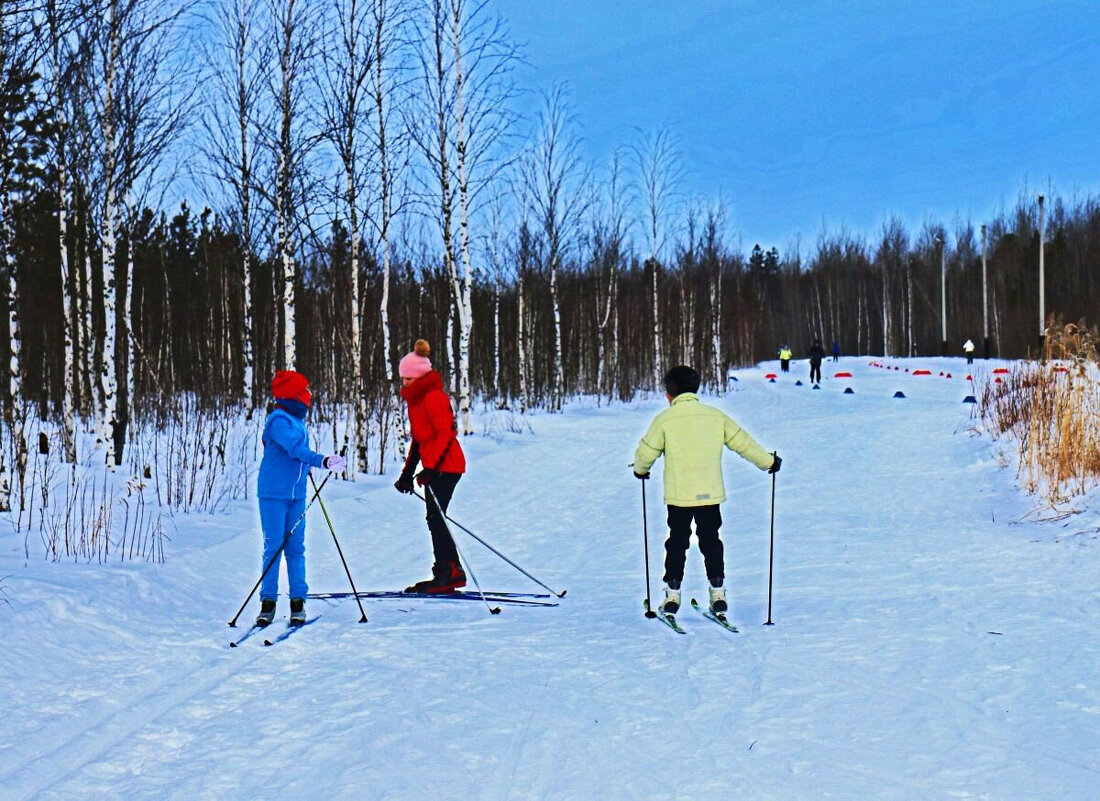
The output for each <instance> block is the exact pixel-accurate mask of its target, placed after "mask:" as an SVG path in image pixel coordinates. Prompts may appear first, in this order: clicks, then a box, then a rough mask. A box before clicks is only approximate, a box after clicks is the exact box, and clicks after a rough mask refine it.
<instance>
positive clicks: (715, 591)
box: [707, 586, 729, 616]
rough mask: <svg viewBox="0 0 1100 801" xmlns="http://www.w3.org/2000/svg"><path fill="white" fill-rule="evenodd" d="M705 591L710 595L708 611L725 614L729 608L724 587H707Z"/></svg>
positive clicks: (719, 614)
mask: <svg viewBox="0 0 1100 801" xmlns="http://www.w3.org/2000/svg"><path fill="white" fill-rule="evenodd" d="M707 593H708V594H709V595H710V611H711V612H713V613H714V614H715V615H718V616H721V615H724V614H726V612H727V611H728V610H729V604H727V603H726V588H725V587H714V586H711V587H707Z"/></svg>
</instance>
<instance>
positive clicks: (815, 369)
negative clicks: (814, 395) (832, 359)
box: [810, 362, 821, 384]
mask: <svg viewBox="0 0 1100 801" xmlns="http://www.w3.org/2000/svg"><path fill="white" fill-rule="evenodd" d="M815 376H816V378H815ZM810 383H811V384H820V383H821V362H818V363H817V364H814V363H813V362H810Z"/></svg>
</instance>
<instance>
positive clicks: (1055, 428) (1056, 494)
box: [978, 321, 1100, 506]
mask: <svg viewBox="0 0 1100 801" xmlns="http://www.w3.org/2000/svg"><path fill="white" fill-rule="evenodd" d="M1047 330H1048V332H1049V333H1048V335H1047V340H1046V352H1045V359H1044V360H1043V361H1041V362H1029V363H1025V364H1021V365H1020V366H1019V367H1018V368H1016V370H1015V371H1014V372H1013V373H1012V374H1010V375H1009V376H1007V377H1006V378H1004V379H1003V380H1002V381H1001V382H1000V383H997V382H996V380H995V378H994V377H991V376H986V377H985V378H983V379H982V381H981V384H980V386H979V387H978V400H979V407H978V408H979V414H980V415H981V417H982V419H983V420H984V421H986V423H987V424H989V426H990V427H991V428H992V430H993V433H994V435H995V436H1011V437H1013V438H1014V439H1016V440H1017V441H1018V443H1019V465H1018V472H1019V476H1020V480H1021V483H1022V484H1023V486H1024V487H1025V488H1026V489H1027V491H1028V492H1030V493H1032V494H1035V495H1039V496H1041V497H1042V498H1043V499H1044V500H1046V501H1047V502H1048V503H1050V504H1051V506H1056V505H1057V504H1060V503H1063V502H1065V501H1067V500H1069V499H1070V498H1073V497H1074V496H1077V495H1082V494H1084V493H1085V492H1087V491H1088V490H1089V489H1090V488H1091V487H1092V486H1094V485H1095V484H1096V483H1097V480H1098V479H1100V383H1098V381H1097V377H1098V375H1100V370H1098V367H1097V362H1096V356H1097V351H1096V345H1097V334H1096V330H1095V329H1089V328H1088V327H1087V326H1086V325H1085V324H1084V322H1081V323H1078V324H1073V323H1070V324H1067V325H1060V324H1058V323H1056V322H1055V321H1052V322H1051V324H1050V326H1049V327H1048V329H1047Z"/></svg>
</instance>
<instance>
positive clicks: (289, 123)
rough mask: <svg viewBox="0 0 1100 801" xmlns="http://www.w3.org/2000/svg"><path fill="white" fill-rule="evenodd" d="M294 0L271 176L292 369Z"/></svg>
mask: <svg viewBox="0 0 1100 801" xmlns="http://www.w3.org/2000/svg"><path fill="white" fill-rule="evenodd" d="M296 1H297V0H283V2H282V4H281V6H280V15H279V95H278V107H279V141H278V153H277V159H278V162H277V163H278V166H277V170H276V179H275V184H276V187H275V218H276V229H277V232H278V233H277V236H278V242H277V247H278V254H279V263H280V266H281V267H282V270H281V276H280V279H281V284H282V286H281V291H280V292H279V293H278V297H279V299H280V303H279V311H280V318H281V322H282V325H281V329H282V330H281V334H282V343H281V344H282V348H281V361H282V367H284V368H285V369H288V370H291V369H294V366H295V363H296V357H297V347H296V331H295V325H296V315H295V307H294V304H295V297H296V292H295V287H296V285H297V278H298V271H297V263H296V261H295V245H296V243H295V241H294V232H293V222H292V215H293V214H294V199H293V186H292V180H293V167H292V165H293V162H294V158H295V153H294V149H293V124H294V112H295V105H294V90H295V86H294V82H295V79H296V78H297V77H298V76H297V71H298V67H299V54H298V53H297V52H296V49H297V47H298V43H297V41H296V39H295V34H296V33H297V15H296V11H295V3H296Z"/></svg>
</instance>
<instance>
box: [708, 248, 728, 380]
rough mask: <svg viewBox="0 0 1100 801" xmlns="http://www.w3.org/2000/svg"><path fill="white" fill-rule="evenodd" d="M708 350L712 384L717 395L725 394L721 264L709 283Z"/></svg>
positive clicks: (716, 266) (716, 268)
mask: <svg viewBox="0 0 1100 801" xmlns="http://www.w3.org/2000/svg"><path fill="white" fill-rule="evenodd" d="M710 349H711V354H712V355H713V357H714V383H715V386H716V387H717V389H718V393H719V394H723V395H724V394H725V387H726V374H725V372H724V371H723V370H722V264H721V262H717V263H716V264H715V275H714V277H713V278H712V279H711V282H710Z"/></svg>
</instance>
